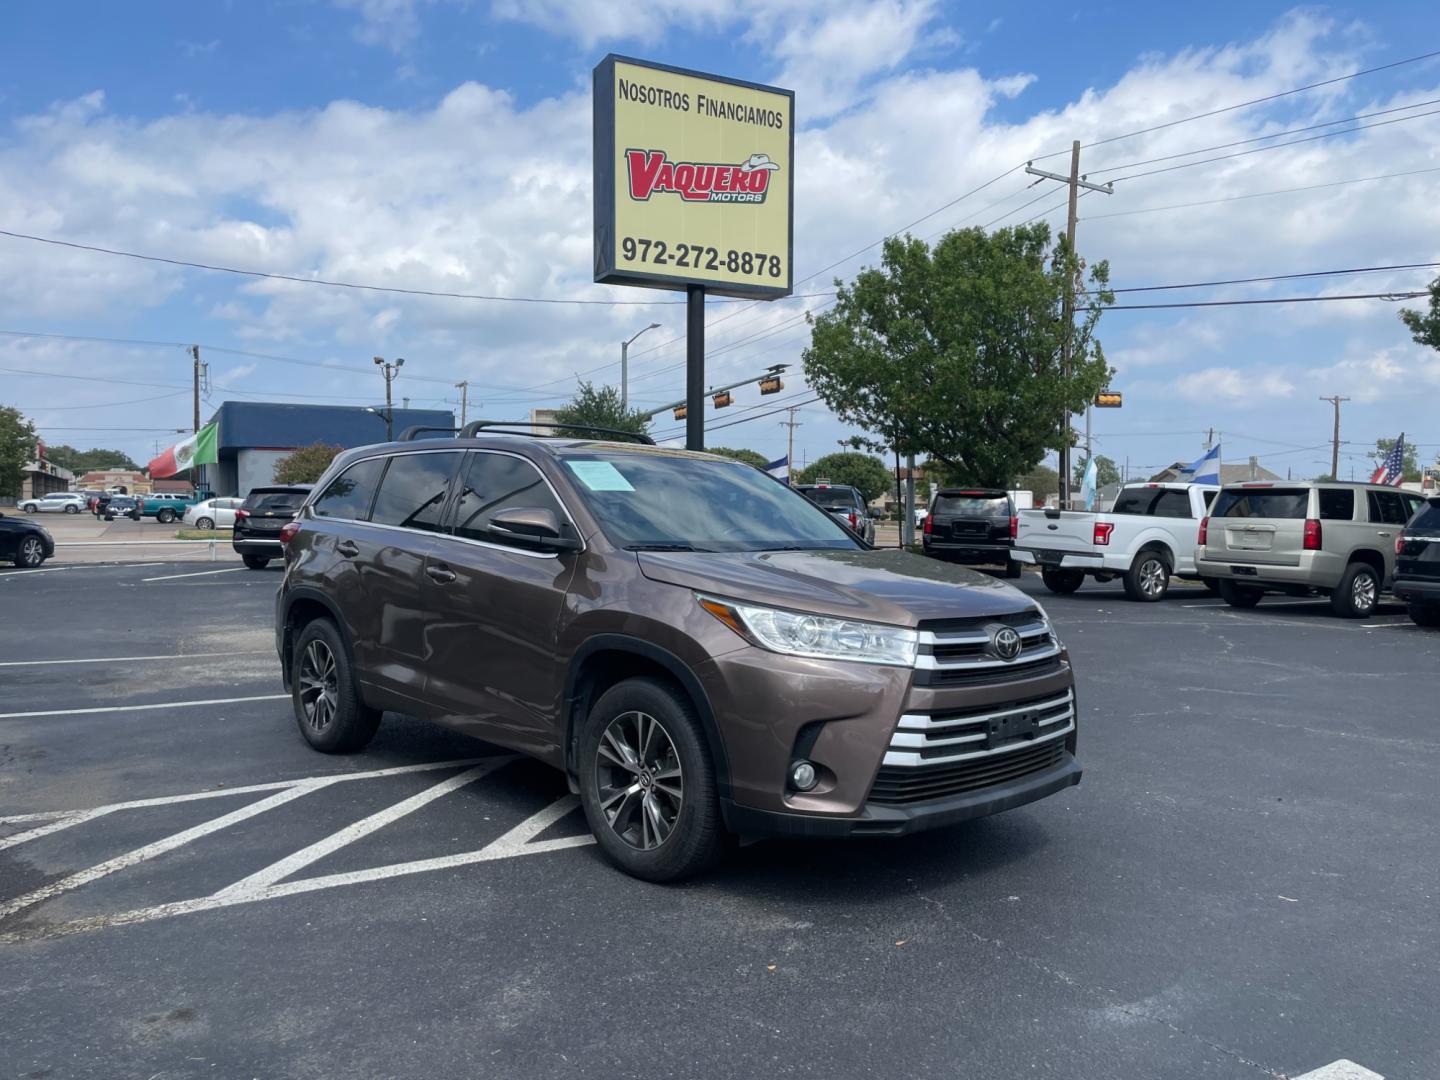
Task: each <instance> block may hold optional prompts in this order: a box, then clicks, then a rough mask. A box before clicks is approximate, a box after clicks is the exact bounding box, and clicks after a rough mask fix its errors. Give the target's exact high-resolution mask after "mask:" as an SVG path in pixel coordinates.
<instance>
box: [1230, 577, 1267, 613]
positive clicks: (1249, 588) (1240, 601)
mask: <svg viewBox="0 0 1440 1080" xmlns="http://www.w3.org/2000/svg"><path fill="white" fill-rule="evenodd" d="M1219 584H1220V599H1221V600H1224V601H1225V603H1227V604H1229V605H1230V606H1231V607H1238V608H1252V607H1254V606H1255V605H1256V604H1258V603H1260V598H1261V597H1262V596H1264V595H1265V590H1264V589H1257V588H1256V587H1255V586H1254V585H1237V584H1235V582H1233V581H1221V582H1220V583H1219Z"/></svg>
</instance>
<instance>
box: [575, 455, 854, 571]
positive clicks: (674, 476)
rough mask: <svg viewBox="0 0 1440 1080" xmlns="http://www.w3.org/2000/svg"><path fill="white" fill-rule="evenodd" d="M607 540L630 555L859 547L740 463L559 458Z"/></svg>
mask: <svg viewBox="0 0 1440 1080" xmlns="http://www.w3.org/2000/svg"><path fill="white" fill-rule="evenodd" d="M561 461H562V462H563V463H564V466H565V471H566V472H567V473H568V475H569V479H570V481H571V482H572V484H573V485H574V487H575V490H577V491H578V492H579V493H580V496H581V498H583V499H584V500H585V503H586V505H587V506H588V507H589V508H590V512H591V513H593V514H594V515H595V517H596V518H598V519H599V521H600V524H601V526H602V527H603V528H604V530H605V535H606V536H608V537H609V538H610V540H611V541H612V542H614V543H616V544H618V545H620V546H621V547H625V548H629V549H631V550H635V551H643V550H651V551H656V550H662V551H663V550H668V551H779V550H814V549H827V550H840V551H853V550H855V549H856V548H859V547H861V544H860V543H859V542H857V541H856V540H855V538H854V537H853V536H851V535H850V534H849V533H847V532H846V531H845V530H844V529H842V528H841V527H840V526H839V525H837V524H836V523H835V520H834V519H833V518H831V517H830V516H829V515H828V514H826V513H824V512H823V511H821V510H819V509H818V508H816V506H815V505H814V504H813V503H811V502H810V501H809V500H808V499H806V498H804V497H803V496H802V495H800V494H799V493H798V492H795V491H792V490H790V489H789V488H787V487H786V486H785V485H784V484H781V483H779V482H778V481H776V480H774V479H772V478H771V477H769V476H766V475H765V474H764V473H762V472H760V471H759V470H758V469H753V468H751V467H750V466H748V465H742V464H740V463H738V462H733V463H732V462H724V461H707V460H705V459H703V458H692V457H685V456H682V455H681V454H680V453H679V452H677V453H675V454H674V455H671V454H666V453H655V452H653V451H652V452H649V453H640V454H637V453H626V452H625V451H623V450H607V451H603V452H581V453H569V454H564V455H563V456H562V457H561Z"/></svg>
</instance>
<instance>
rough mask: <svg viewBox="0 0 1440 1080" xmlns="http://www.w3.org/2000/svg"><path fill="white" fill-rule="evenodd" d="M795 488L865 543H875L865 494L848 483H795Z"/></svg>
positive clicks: (873, 526) (873, 524)
mask: <svg viewBox="0 0 1440 1080" xmlns="http://www.w3.org/2000/svg"><path fill="white" fill-rule="evenodd" d="M795 490H796V491H798V492H800V494H801V495H804V496H805V497H806V498H807V499H809V500H810V501H811V502H813V503H814V504H815V505H816V506H818V507H820V509H821V510H824V511H825V512H826V513H827V514H829V515H830V516H831V517H833V518H834V519H835V520H836V521H838V522H840V524H841V525H844V526H845V527H846V528H847V529H849V530H850V531H851V532H853V533H854V534H855V535H856V536H858V537H860V539H861V540H864V541H865V542H866V543H867V544H873V543H875V519H874V518H872V517H871V516H870V508H869V507H868V506H866V505H865V496H863V495H861V494H860V492H859V490H858V489H856V488H853V487H851V486H850V485H849V484H831V483H827V482H825V481H821V482H819V483H816V484H797V485H795Z"/></svg>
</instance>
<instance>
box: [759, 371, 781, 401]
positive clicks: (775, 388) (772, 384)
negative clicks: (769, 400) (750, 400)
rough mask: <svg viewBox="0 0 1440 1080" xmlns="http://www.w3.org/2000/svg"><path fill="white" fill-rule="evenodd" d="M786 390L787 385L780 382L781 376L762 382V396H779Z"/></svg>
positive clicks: (765, 379) (768, 377)
mask: <svg viewBox="0 0 1440 1080" xmlns="http://www.w3.org/2000/svg"><path fill="white" fill-rule="evenodd" d="M784 389H785V384H784V383H783V382H781V381H780V376H779V375H770V376H767V377H766V378H763V379H761V380H760V395H761V397H764V396H765V395H766V394H778V393H779V392H780V391H781V390H784Z"/></svg>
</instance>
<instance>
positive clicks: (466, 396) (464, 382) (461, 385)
mask: <svg viewBox="0 0 1440 1080" xmlns="http://www.w3.org/2000/svg"><path fill="white" fill-rule="evenodd" d="M455 389H456V390H459V391H460V426H461V427H462V428H463V427H464V426H465V410H466V408H467V406H468V405H469V404H470V380H469V379H461V380H460V381H459V382H457V383H456V384H455Z"/></svg>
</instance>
